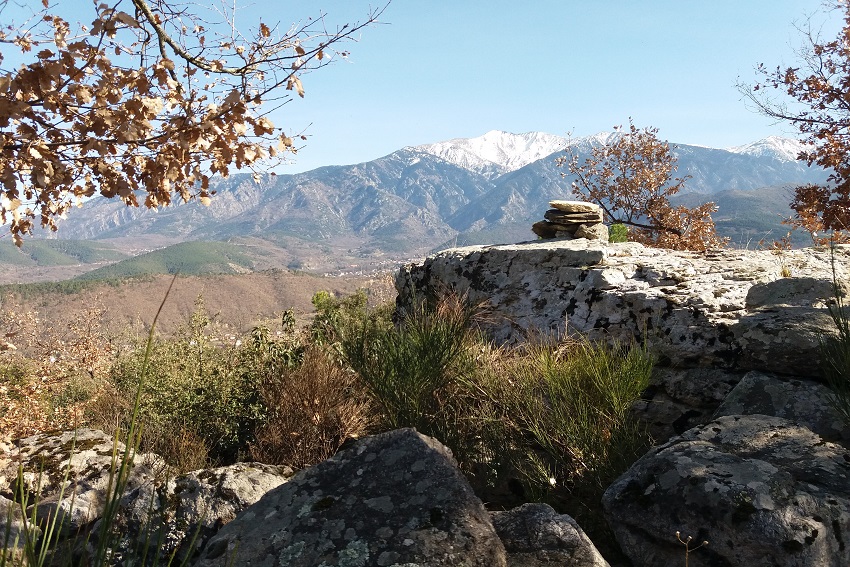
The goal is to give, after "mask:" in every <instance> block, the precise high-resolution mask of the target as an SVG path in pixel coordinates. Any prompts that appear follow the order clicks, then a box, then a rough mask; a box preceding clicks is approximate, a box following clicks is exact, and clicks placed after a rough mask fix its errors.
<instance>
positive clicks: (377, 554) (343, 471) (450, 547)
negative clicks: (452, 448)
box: [197, 429, 506, 567]
mask: <svg viewBox="0 0 850 567" xmlns="http://www.w3.org/2000/svg"><path fill="white" fill-rule="evenodd" d="M197 565H199V566H203V567H208V566H209V567H211V566H214V565H281V566H283V565H287V566H292V567H298V566H304V567H306V566H311V567H316V566H325V567H327V566H330V565H340V566H341V565H349V566H355V565H356V566H372V565H375V566H391V565H429V566H439V565H446V566H448V565H467V566H470V567H472V566H481V567H484V566H504V565H506V563H505V550H504V547H503V546H502V543H501V541H500V540H499V538H498V536H497V535H496V532H495V530H494V529H493V526H492V524H491V523H490V519H489V516H488V514H487V512H486V510H485V509H484V506H483V504H481V501H480V500H478V498H476V497H475V495H474V494H473V493H472V489H471V488H470V486H469V484H468V483H467V482H466V479H464V478H463V476H462V475H461V474H460V472H459V471H458V470H457V468H456V467H455V462H454V459H453V458H452V456H451V453H450V452H449V450H448V449H446V448H445V447H444V446H443V445H441V444H440V443H439V442H437V441H436V440H434V439H431V438H429V437H425V436H424V435H420V434H419V433H417V432H416V431H414V430H412V429H401V430H397V431H392V432H389V433H385V434H381V435H375V436H372V437H367V438H364V439H361V440H359V441H357V442H354V443H352V444H351V445H350V446H349V447H347V448H344V449H343V450H341V451H340V452H338V453H337V454H336V455H335V456H334V457H332V458H331V459H329V460H327V461H324V462H322V463H319V464H318V465H316V466H314V467H311V468H308V469H305V470H303V471H301V472H300V473H298V474H297V475H295V476H294V477H293V478H292V479H291V480H290V481H289V482H287V483H286V484H284V485H282V486H280V487H278V488H276V489H274V490H272V491H270V492H268V493H267V494H266V495H265V496H264V497H263V498H262V499H260V501H259V502H257V503H256V504H254V505H253V506H251V507H250V508H248V509H247V510H245V511H243V512H241V513H240V514H239V515H238V516H237V517H236V519H234V520H233V521H232V522H230V523H229V524H227V525H226V526H224V527H223V528H222V529H221V530H220V531H219V532H218V534H217V535H216V536H215V537H213V538H212V539H211V540H210V542H209V543H208V544H207V545H206V547H205V548H204V550H203V551H202V554H201V557H200V559H199V561H198V562H197Z"/></svg>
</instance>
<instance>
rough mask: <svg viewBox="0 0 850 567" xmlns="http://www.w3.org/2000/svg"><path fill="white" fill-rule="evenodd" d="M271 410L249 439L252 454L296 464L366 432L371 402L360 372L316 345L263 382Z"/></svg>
mask: <svg viewBox="0 0 850 567" xmlns="http://www.w3.org/2000/svg"><path fill="white" fill-rule="evenodd" d="M261 397H262V401H263V404H264V405H265V407H267V408H268V415H267V417H266V420H265V421H264V423H263V424H262V425H260V426H259V427H258V429H257V431H256V435H255V440H254V442H253V443H251V448H250V454H251V458H252V459H254V460H256V461H260V462H264V463H278V464H287V465H291V466H293V467H299V468H300V467H306V466H310V465H314V464H316V463H318V462H320V461H323V460H325V459H327V458H329V457H330V456H332V455H333V454H334V453H335V452H336V451H337V449H339V447H340V446H341V445H342V443H343V442H344V441H345V440H346V439H347V438H349V437H359V436H360V435H363V434H364V433H365V432H366V431H367V428H368V427H369V425H370V423H371V421H372V413H371V408H370V404H369V403H368V400H367V399H366V395H365V392H364V391H363V389H362V387H361V385H360V383H359V381H358V380H357V377H356V376H355V375H354V374H353V373H352V372H350V371H349V370H347V369H346V368H343V367H342V366H340V365H339V364H337V363H336V362H335V361H334V360H333V357H331V356H329V354H328V353H327V352H326V351H324V350H322V349H320V348H317V347H313V348H309V349H308V350H307V351H306V352H305V354H304V360H303V364H300V365H297V366H292V367H289V368H287V369H284V370H283V371H282V372H281V373H280V374H277V375H275V376H274V377H272V378H271V379H269V380H266V381H264V382H263V385H262V387H261Z"/></svg>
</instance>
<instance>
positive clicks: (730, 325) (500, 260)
mask: <svg viewBox="0 0 850 567" xmlns="http://www.w3.org/2000/svg"><path fill="white" fill-rule="evenodd" d="M783 254H784V259H782V260H781V261H780V260H779V259H777V256H776V255H774V254H772V253H771V252H769V251H746V250H720V251H712V252H708V253H695V252H686V251H674V250H659V249H653V248H645V247H643V246H641V245H640V244H637V243H633V242H626V243H620V244H609V243H603V242H600V241H593V240H586V239H576V240H559V241H551V242H546V241H537V242H529V243H522V244H515V245H504V246H469V247H464V248H455V249H451V250H444V251H442V252H439V253H438V254H436V255H433V256H430V257H428V258H427V259H426V260H425V261H424V262H421V263H419V264H410V265H407V266H405V267H404V268H402V269H401V270H400V272H399V275H398V277H397V279H396V288H397V290H398V292H399V299H398V303H399V306H400V307H402V308H404V306H406V305H408V304H409V303H410V301H411V298H412V297H427V296H433V295H434V294H435V293H436V292H437V290H439V289H441V288H442V289H454V290H456V291H458V292H461V293H467V294H468V299H469V301H470V302H473V303H477V302H480V301H486V302H489V303H490V305H491V308H492V312H493V314H494V315H497V316H499V315H501V316H502V317H501V319H493V321H492V322H491V323H490V325H489V327H488V330H489V331H490V332H491V334H492V336H493V337H494V338H495V339H496V340H498V341H504V342H512V341H517V340H521V338H522V337H523V334H524V333H525V332H527V331H529V330H535V331H543V332H549V331H551V332H555V333H564V332H565V331H566V330H567V329H569V331H571V332H573V331H574V332H581V333H585V334H587V335H589V336H590V337H591V338H606V339H618V340H625V341H629V340H632V339H638V340H643V339H645V338H646V339H648V340H649V341H650V342H651V343H652V345H653V348H654V349H655V350H656V352H657V354H658V355H659V357H660V359H661V361H662V363H663V365H665V366H670V367H675V368H699V367H703V368H707V367H714V368H721V369H725V370H728V371H735V372H742V373H743V372H745V371H748V370H760V371H765V372H778V373H784V374H792V375H799V376H804V377H805V376H814V375H816V374H817V372H818V369H817V365H815V364H812V361H813V360H817V359H818V340H817V338H818V335H819V334H820V333H822V332H831V331H832V330H833V327H834V325H833V322H832V320H831V319H830V317H829V314H828V312H827V309H826V304H827V302H828V301H829V296H824V295H825V293H826V290H827V289H829V288H830V286H827V285H821V284H818V285H812V281H813V280H817V281H820V282H831V281H832V272H831V268H830V253H829V251H828V250H822V249H815V248H807V249H802V250H789V251H786V252H783ZM835 260H836V269H837V272H838V277H839V278H843V279H845V280H846V279H850V246H847V245H844V246H838V247H836V251H835ZM783 268H785V270H790V271H791V273H792V276H793V277H792V278H790V279H789V278H782V273H783V271H785V270H783ZM783 279H784V280H787V281H780V280H783ZM797 280H799V281H797ZM775 282H779V283H775ZM762 284H772V285H773V286H775V288H777V289H780V288H781V289H783V290H787V289H790V290H791V291H792V292H790V293H789V294H787V299H783V300H782V301H783V303H782V304H777V305H768V304H766V303H765V302H766V301H768V300H767V299H762V298H763V297H764V295H763V294H762V293H761V291H760V289H761V288H758V287H756V289H755V291H753V292H752V293H751V290H752V289H753V288H754V287H755V286H759V285H762ZM798 284H799V285H798ZM783 293H785V292H783ZM748 297H749V299H748Z"/></svg>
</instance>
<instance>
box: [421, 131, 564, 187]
mask: <svg viewBox="0 0 850 567" xmlns="http://www.w3.org/2000/svg"><path fill="white" fill-rule="evenodd" d="M566 146H567V139H566V138H563V137H561V136H555V135H554V134H547V133H545V132H526V133H524V134H513V133H510V132H503V131H501V130H490V131H489V132H487V133H486V134H484V135H482V136H478V137H477V138H454V139H452V140H447V141H445V142H437V143H435V144H424V145H421V146H416V147H414V148H413V149H414V150H418V151H421V152H425V153H427V154H431V155H433V156H437V157H439V158H441V159H443V160H445V161H448V162H450V163H454V164H455V165H459V166H461V167H464V168H466V169H470V170H473V171H477V172H479V173H483V174H485V175H488V176H490V177H495V176H497V175H501V174H504V173H508V172H509V171H514V170H517V169H519V168H521V167H523V166H526V165H528V164H530V163H532V162H534V161H537V160H539V159H540V158H543V157H546V156H548V155H551V154H553V153H555V152H557V151H558V150H562V149H564V148H566Z"/></svg>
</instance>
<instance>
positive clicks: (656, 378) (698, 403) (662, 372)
mask: <svg viewBox="0 0 850 567" xmlns="http://www.w3.org/2000/svg"><path fill="white" fill-rule="evenodd" d="M742 376H743V374H742V373H740V372H731V371H727V370H721V369H718V368H682V369H676V368H665V367H656V368H654V369H653V372H652V377H651V378H650V382H649V387H648V388H647V389H646V391H645V392H644V393H643V395H642V396H641V399H640V400H638V401H637V402H635V404H634V405H633V406H632V413H633V414H634V416H635V417H637V418H638V419H639V420H641V421H642V422H643V423H644V424H646V426H647V428H648V430H649V433H650V434H651V435H652V438H653V439H654V440H655V443H656V444H660V443H664V442H665V441H667V440H668V439H670V438H671V437H673V436H675V435H681V434H682V433H684V432H685V431H687V430H688V429H691V428H693V427H696V426H697V425H702V424H704V423H708V422H709V421H711V419H712V418H713V416H714V413H715V412H716V411H717V408H718V407H719V406H720V404H721V403H722V402H723V400H724V399H726V397H727V396H728V395H729V393H730V392H731V391H733V389H734V388H735V385H736V384H737V383H738V382H739V381H740V380H741V378H742ZM740 413H744V412H740Z"/></svg>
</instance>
